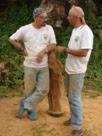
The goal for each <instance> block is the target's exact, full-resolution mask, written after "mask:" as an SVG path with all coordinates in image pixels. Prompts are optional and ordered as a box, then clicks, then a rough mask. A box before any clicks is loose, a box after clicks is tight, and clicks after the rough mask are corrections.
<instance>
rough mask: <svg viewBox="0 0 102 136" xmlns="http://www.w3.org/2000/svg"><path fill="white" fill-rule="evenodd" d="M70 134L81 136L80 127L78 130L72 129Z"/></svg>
mask: <svg viewBox="0 0 102 136" xmlns="http://www.w3.org/2000/svg"><path fill="white" fill-rule="evenodd" d="M72 136H83V131H82V129H80V130H73V131H72Z"/></svg>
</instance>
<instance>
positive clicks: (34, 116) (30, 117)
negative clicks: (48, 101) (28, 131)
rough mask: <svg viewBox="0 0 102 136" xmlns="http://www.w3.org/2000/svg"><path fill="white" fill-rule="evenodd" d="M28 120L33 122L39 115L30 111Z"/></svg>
mask: <svg viewBox="0 0 102 136" xmlns="http://www.w3.org/2000/svg"><path fill="white" fill-rule="evenodd" d="M28 118H29V119H30V120H32V121H34V120H36V119H37V113H36V112H34V111H32V110H28Z"/></svg>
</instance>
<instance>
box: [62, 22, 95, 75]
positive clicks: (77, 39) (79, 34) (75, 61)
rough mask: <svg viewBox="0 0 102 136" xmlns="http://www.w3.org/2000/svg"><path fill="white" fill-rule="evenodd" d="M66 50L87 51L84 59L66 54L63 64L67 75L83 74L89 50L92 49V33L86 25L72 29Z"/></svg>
mask: <svg viewBox="0 0 102 136" xmlns="http://www.w3.org/2000/svg"><path fill="white" fill-rule="evenodd" d="M68 48H69V49H89V51H88V54H87V56H86V57H78V56H74V55H71V54H68V56H67V59H66V64H65V71H66V72H67V73H68V74H79V73H85V72H86V70H87V64H88V61H89V58H90V54H91V50H92V48H93V33H92V31H91V29H90V28H89V27H88V26H87V25H86V24H85V25H81V26H80V27H78V28H74V29H73V31H72V35H71V38H70V41H69V43H68Z"/></svg>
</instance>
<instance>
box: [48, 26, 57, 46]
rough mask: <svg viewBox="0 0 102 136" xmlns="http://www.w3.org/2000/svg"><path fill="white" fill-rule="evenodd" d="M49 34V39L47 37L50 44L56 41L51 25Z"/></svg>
mask: <svg viewBox="0 0 102 136" xmlns="http://www.w3.org/2000/svg"><path fill="white" fill-rule="evenodd" d="M49 34H50V39H49V42H50V44H56V43H57V42H56V37H55V32H54V30H53V28H52V27H51V26H50V27H49Z"/></svg>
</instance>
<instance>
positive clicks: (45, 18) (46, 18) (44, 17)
mask: <svg viewBox="0 0 102 136" xmlns="http://www.w3.org/2000/svg"><path fill="white" fill-rule="evenodd" d="M39 17H40V18H41V19H44V20H48V16H39Z"/></svg>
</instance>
